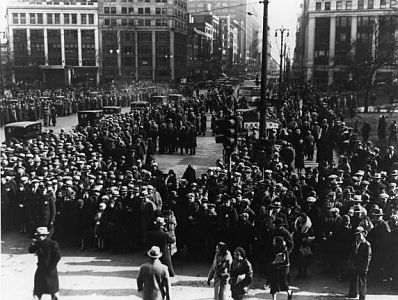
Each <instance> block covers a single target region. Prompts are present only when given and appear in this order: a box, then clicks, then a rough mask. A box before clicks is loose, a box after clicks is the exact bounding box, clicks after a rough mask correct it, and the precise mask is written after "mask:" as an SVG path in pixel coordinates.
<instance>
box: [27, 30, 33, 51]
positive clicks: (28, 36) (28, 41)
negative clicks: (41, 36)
mask: <svg viewBox="0 0 398 300" xmlns="http://www.w3.org/2000/svg"><path fill="white" fill-rule="evenodd" d="M26 49H27V50H28V56H31V55H32V48H31V45H30V29H29V28H27V29H26Z"/></svg>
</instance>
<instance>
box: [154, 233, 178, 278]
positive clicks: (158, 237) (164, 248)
mask: <svg viewBox="0 0 398 300" xmlns="http://www.w3.org/2000/svg"><path fill="white" fill-rule="evenodd" d="M174 242H175V238H173V237H172V236H171V235H169V234H168V233H167V232H165V231H163V229H162V228H156V229H154V230H151V231H149V232H148V243H149V247H152V246H158V247H159V248H160V251H161V252H162V254H163V255H162V256H161V257H160V261H161V262H162V263H163V264H165V265H166V266H167V267H168V268H169V273H170V277H173V276H174V275H175V273H174V268H173V264H172V262H171V254H170V250H169V244H172V243H174Z"/></svg>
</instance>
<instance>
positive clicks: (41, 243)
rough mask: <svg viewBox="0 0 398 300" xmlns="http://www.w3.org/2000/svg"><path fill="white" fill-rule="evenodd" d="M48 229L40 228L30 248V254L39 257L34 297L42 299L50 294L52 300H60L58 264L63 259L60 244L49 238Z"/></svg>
mask: <svg viewBox="0 0 398 300" xmlns="http://www.w3.org/2000/svg"><path fill="white" fill-rule="evenodd" d="M48 234H49V231H48V229H47V227H38V228H37V229H36V232H35V238H34V239H33V242H32V244H30V246H29V253H36V255H37V269H36V273H35V281H34V288H33V296H34V297H37V298H38V299H41V297H42V296H43V294H50V295H51V299H52V300H57V299H59V282H58V271H57V264H58V262H59V260H60V259H61V253H60V251H59V246H58V243H57V242H55V241H53V240H51V239H50V238H48V237H47V236H48Z"/></svg>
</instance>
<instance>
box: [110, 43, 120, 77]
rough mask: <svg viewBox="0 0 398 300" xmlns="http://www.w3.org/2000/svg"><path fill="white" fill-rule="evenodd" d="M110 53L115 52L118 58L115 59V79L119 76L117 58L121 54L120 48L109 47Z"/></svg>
mask: <svg viewBox="0 0 398 300" xmlns="http://www.w3.org/2000/svg"><path fill="white" fill-rule="evenodd" d="M109 53H110V54H113V53H115V55H116V60H115V75H114V79H115V80H116V78H117V72H118V64H117V58H118V55H119V53H120V50H119V49H109Z"/></svg>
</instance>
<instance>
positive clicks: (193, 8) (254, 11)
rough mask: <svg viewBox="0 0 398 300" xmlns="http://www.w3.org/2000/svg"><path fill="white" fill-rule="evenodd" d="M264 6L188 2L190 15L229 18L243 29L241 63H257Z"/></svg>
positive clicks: (243, 1)
mask: <svg viewBox="0 0 398 300" xmlns="http://www.w3.org/2000/svg"><path fill="white" fill-rule="evenodd" d="M262 11H263V10H262V6H261V5H260V4H259V3H256V2H253V1H250V0H228V1H225V0H224V1H220V0H204V1H203V0H188V12H189V13H190V14H195V15H197V14H200V13H206V12H209V13H212V14H214V15H217V16H229V17H230V18H231V20H236V21H237V22H238V24H239V26H240V27H241V28H242V29H243V31H242V34H243V38H242V41H241V46H240V47H241V50H239V60H240V62H241V63H250V61H255V60H256V56H257V54H258V49H259V44H260V43H259V36H261V30H259V28H260V29H261V28H262V20H263V19H262Z"/></svg>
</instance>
